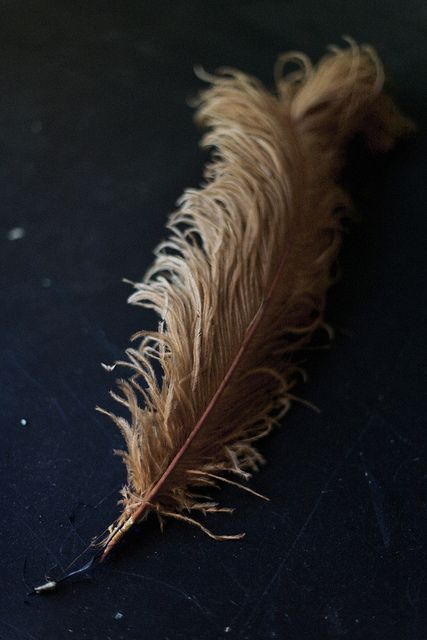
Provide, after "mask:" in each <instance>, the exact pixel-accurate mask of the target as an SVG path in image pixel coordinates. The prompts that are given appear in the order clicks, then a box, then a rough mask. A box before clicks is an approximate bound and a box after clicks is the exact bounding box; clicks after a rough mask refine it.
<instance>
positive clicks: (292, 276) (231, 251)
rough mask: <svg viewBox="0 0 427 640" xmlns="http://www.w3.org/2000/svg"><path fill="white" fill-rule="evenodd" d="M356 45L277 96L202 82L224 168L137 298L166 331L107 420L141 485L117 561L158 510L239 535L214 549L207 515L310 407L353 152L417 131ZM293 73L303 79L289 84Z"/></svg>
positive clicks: (190, 199) (192, 205)
mask: <svg viewBox="0 0 427 640" xmlns="http://www.w3.org/2000/svg"><path fill="white" fill-rule="evenodd" d="M348 45H349V46H347V47H345V48H343V49H340V48H337V47H331V49H330V51H329V52H328V53H327V54H326V55H325V57H324V58H322V59H321V60H320V62H319V63H318V65H317V66H313V65H312V64H311V62H310V60H309V59H308V58H307V57H306V56H305V55H304V54H302V53H296V52H290V53H287V54H284V55H282V56H280V57H279V59H278V61H277V64H276V70H275V77H276V89H277V92H276V93H275V94H273V93H270V92H269V91H268V90H267V89H266V88H264V86H263V85H262V84H261V83H260V82H259V81H258V80H256V79H255V78H253V77H251V76H248V75H246V74H244V73H241V72H239V71H236V70H234V69H228V68H227V69H221V70H220V71H219V72H218V74H217V75H214V76H210V75H208V74H206V73H204V72H199V74H200V76H201V77H202V78H203V79H204V80H207V81H208V82H209V83H210V86H209V87H208V88H207V89H205V90H204V91H203V92H202V93H201V94H200V96H199V98H198V111H197V115H196V121H197V123H198V124H199V125H200V126H202V127H204V128H205V129H206V130H207V133H206V134H205V136H204V138H203V140H202V146H203V147H204V148H206V149H209V150H211V152H212V155H211V161H210V162H209V164H208V165H207V167H206V170H205V174H204V183H203V185H202V186H201V187H200V188H198V189H188V190H187V191H185V193H184V195H183V196H182V197H181V199H180V201H179V203H178V209H177V210H176V211H175V212H174V213H173V214H172V215H171V216H170V218H169V221H168V223H167V229H168V232H169V235H168V238H167V239H166V240H164V241H163V242H161V243H160V244H159V246H158V247H157V249H156V250H155V259H154V263H153V265H152V266H151V267H150V268H149V270H148V272H147V274H146V276H145V278H144V279H143V281H142V282H138V283H135V284H134V287H135V291H134V293H133V295H132V296H131V297H130V299H129V302H130V303H131V304H134V305H141V306H143V307H146V308H149V309H154V311H155V312H156V313H157V314H158V316H159V327H158V330H157V331H140V332H138V333H137V334H136V335H134V336H133V338H132V346H131V347H130V348H129V349H127V351H126V354H127V360H126V361H123V362H119V363H116V364H118V365H120V366H122V367H125V368H126V371H129V377H128V378H124V379H121V380H119V381H118V383H117V384H118V388H119V392H114V393H113V394H112V395H113V397H114V398H115V399H116V400H117V401H118V402H119V403H120V404H121V405H123V406H124V407H125V408H126V409H127V410H128V413H129V416H130V417H129V418H124V417H121V416H116V415H113V414H111V413H108V415H110V416H111V417H112V419H113V420H114V422H115V423H116V424H117V426H118V427H119V428H120V430H121V432H122V434H123V437H124V440H125V443H126V450H125V451H121V452H119V453H120V454H121V456H122V457H123V460H124V462H125V464H126V467H127V474H128V481H127V484H126V486H125V487H124V488H123V490H122V506H123V512H122V515H121V516H120V518H119V520H118V522H117V523H116V524H115V525H114V526H113V527H112V528H110V535H109V537H108V540H107V542H106V545H105V549H104V555H106V554H107V553H108V552H109V551H110V550H111V548H112V547H113V546H114V545H115V543H116V542H117V540H118V539H119V538H120V537H121V536H122V535H123V533H124V532H125V531H126V530H128V529H129V527H130V526H132V525H133V523H135V522H138V521H141V520H143V519H144V518H145V517H146V516H147V514H148V513H149V512H150V511H154V512H155V513H157V515H158V517H159V519H160V521H161V522H163V518H165V517H175V518H178V519H182V520H186V521H189V522H192V523H193V524H196V525H197V526H199V527H200V528H201V529H203V530H204V531H205V532H206V533H208V534H209V535H211V536H213V537H217V538H227V537H240V536H215V535H214V534H212V533H211V532H210V531H209V530H207V529H206V527H204V525H203V524H202V523H201V522H200V521H199V520H197V519H194V518H193V514H195V513H196V514H197V512H201V513H202V514H204V513H207V512H212V511H221V510H222V509H221V507H220V506H219V505H218V504H217V503H216V502H213V501H212V499H211V498H209V497H207V496H206V491H208V493H209V490H208V489H211V485H218V483H220V482H221V481H224V482H231V483H236V482H237V480H239V479H243V480H247V479H248V478H249V477H250V475H251V474H252V472H254V471H256V470H257V469H258V467H259V465H260V464H261V463H262V462H263V458H262V456H261V455H260V453H259V452H258V451H257V448H256V444H257V441H258V440H259V439H260V438H263V437H264V436H266V435H267V434H268V433H269V432H270V431H271V429H272V428H273V426H274V425H275V424H277V423H278V422H279V421H280V419H281V418H282V416H283V415H284V414H285V412H286V411H287V410H288V409H289V407H290V404H291V402H292V400H294V399H295V396H294V395H293V392H292V390H293V387H294V385H295V384H296V382H297V381H298V380H299V379H300V378H301V375H303V372H302V371H301V369H300V367H299V366H298V363H297V361H296V358H295V354H296V353H297V352H298V350H299V349H300V348H301V347H303V346H304V345H307V343H309V342H310V340H311V338H312V336H313V333H314V332H315V331H316V330H317V329H319V328H320V327H322V326H325V325H324V310H325V299H326V294H327V291H328V289H329V287H330V286H331V284H332V283H333V281H334V276H333V269H332V268H333V266H334V264H335V262H336V258H337V254H338V251H339V248H340V244H341V235H342V219H343V216H344V215H348V212H349V210H350V207H351V203H350V200H349V197H348V195H347V193H346V192H345V191H344V190H343V188H342V186H340V184H339V178H340V172H341V170H342V168H343V164H344V162H345V149H346V146H347V143H348V142H349V140H350V139H351V138H352V137H353V136H354V135H355V134H356V133H358V132H361V133H363V134H365V135H366V139H367V142H368V145H369V147H370V148H371V149H372V150H374V151H386V150H388V149H389V148H390V147H391V146H392V145H393V143H394V140H395V138H396V137H397V136H399V135H400V134H402V133H404V132H405V131H406V130H407V129H408V128H409V126H410V125H409V123H408V121H406V120H405V119H404V118H402V117H401V116H400V115H399V113H398V112H397V110H396V108H395V107H394V105H393V103H392V101H391V100H390V98H389V97H387V96H386V95H385V94H384V93H383V92H382V87H383V81H384V76H383V69H382V65H381V63H380V61H379V59H378V57H377V55H376V53H375V51H374V50H373V49H372V48H371V47H369V46H367V45H361V46H358V45H356V44H355V43H354V42H353V41H351V40H348ZM288 63H293V64H294V65H296V67H297V69H296V70H293V71H291V72H289V73H284V68H285V66H286V65H287V64H288ZM114 366H115V365H114ZM159 368H160V370H161V375H160V376H159V373H158V372H159ZM237 484H239V485H240V484H241V482H240V481H239V482H237Z"/></svg>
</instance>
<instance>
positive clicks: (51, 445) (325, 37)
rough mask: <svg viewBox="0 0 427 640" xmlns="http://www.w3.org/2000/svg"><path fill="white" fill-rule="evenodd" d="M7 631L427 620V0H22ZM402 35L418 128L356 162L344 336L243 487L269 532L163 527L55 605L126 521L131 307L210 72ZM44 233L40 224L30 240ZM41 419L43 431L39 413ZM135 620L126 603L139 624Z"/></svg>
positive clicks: (221, 631) (4, 81) (11, 33)
mask: <svg viewBox="0 0 427 640" xmlns="http://www.w3.org/2000/svg"><path fill="white" fill-rule="evenodd" d="M0 12H1V16H0V246H1V254H0V281H1V316H0V345H1V351H0V353H1V367H0V378H1V380H0V383H1V386H0V392H1V430H2V431H1V459H0V462H1V470H2V481H1V488H0V494H1V512H0V518H1V524H0V529H1V534H0V535H1V556H0V568H1V583H0V600H1V605H0V638H1V639H2V640H20V639H22V640H24V639H27V638H29V639H31V638H36V639H37V640H42V639H60V640H61V639H63V638H70V640H72V639H73V638H74V639H76V640H80V639H82V640H83V639H90V640H97V639H103V640H108V639H111V640H116V639H120V638H123V639H126V640H127V639H134V638H138V639H140V638H149V639H154V640H156V639H165V640H166V639H169V640H178V639H188V638H194V639H197V640H199V639H200V640H211V639H216V638H224V639H225V640H227V639H228V638H239V639H244V638H262V639H267V638H286V639H288V640H305V639H315V640H322V639H323V638H341V637H343V638H351V639H364V640H365V639H371V638H372V639H374V638H375V639H387V640H389V639H394V638H396V639H399V640H401V639H402V638H408V639H414V640H415V639H420V640H422V639H423V638H426V637H427V629H426V622H427V621H426V607H425V604H426V581H425V567H426V564H425V561H426V547H425V533H426V527H425V525H426V507H427V496H426V489H425V481H426V475H427V466H426V454H427V449H426V442H425V430H424V422H425V416H426V411H427V406H426V399H425V381H426V368H427V365H426V360H425V355H426V348H425V343H424V335H423V334H424V324H425V320H426V306H425V297H424V289H425V282H426V281H425V276H426V271H425V258H424V254H425V237H426V231H427V223H426V211H425V191H426V186H425V184H426V177H427V176H426V172H425V156H426V153H427V145H426V139H425V133H424V131H423V125H424V124H425V120H426V116H425V107H426V96H425V84H426V76H425V73H424V69H425V59H426V51H427V11H426V7H425V3H423V2H421V1H416V0H407V1H405V2H379V1H372V0H371V1H370V2H364V1H361V2H343V1H333V0H327V1H322V2H310V1H308V0H299V1H298V2H272V1H265V2H231V1H228V2H223V1H218V0H217V1H216V2H188V3H182V2H159V1H157V2H143V1H139V2H136V1H135V2H128V1H124V0H123V1H121V2H111V3H110V2H96V1H95V0H91V1H90V2H87V1H80V2H77V1H76V2H72V1H68V2H66V1H64V0H63V1H54V0H46V1H45V2H42V1H38V2H30V1H28V2H19V0H13V1H3V2H2V3H1V5H0ZM345 33H349V34H351V35H352V36H353V37H355V38H356V39H357V40H359V41H360V40H362V41H367V42H370V43H372V44H373V45H374V46H375V47H377V49H378V52H379V54H380V56H381V57H382V59H383V61H384V64H385V66H386V68H387V71H388V73H389V77H390V84H391V87H392V90H393V91H394V94H395V95H396V97H397V100H398V102H399V104H400V105H401V107H402V108H403V109H404V110H405V112H406V113H407V114H408V115H410V116H411V117H412V118H413V119H414V120H415V121H416V122H417V124H418V126H419V132H418V133H417V135H416V136H414V137H413V138H412V139H410V140H408V141H405V142H403V143H401V144H400V145H399V147H398V148H397V149H396V150H395V151H394V152H393V153H392V154H389V155H388V156H387V157H382V158H375V159H372V160H370V161H368V162H365V163H363V162H361V161H360V158H359V155H358V154H357V153H355V154H354V158H353V161H352V162H351V163H350V167H349V170H348V171H347V173H348V175H351V176H352V179H351V180H350V182H349V186H350V188H351V190H352V192H353V193H354V197H355V200H356V204H357V207H358V209H359V210H360V211H361V212H362V215H363V222H362V224H361V225H358V226H356V227H355V228H354V229H353V230H352V233H351V235H349V236H348V238H347V240H346V242H345V246H344V250H343V256H342V262H341V264H342V271H343V276H344V277H343V279H342V281H341V283H340V284H339V285H338V286H336V287H335V288H334V290H333V291H332V292H331V295H330V304H329V320H330V321H331V322H332V323H333V324H334V326H335V327H336V328H337V339H336V341H335V344H334V346H333V348H332V349H331V350H330V351H327V352H323V353H318V354H316V355H313V358H311V359H310V364H308V369H309V373H310V381H309V383H308V384H307V385H306V386H305V387H303V388H301V389H300V390H299V393H300V395H302V396H303V397H304V398H306V399H309V400H310V401H312V402H314V403H316V404H317V405H318V406H320V407H321V409H322V413H321V415H317V414H316V413H314V412H312V411H311V410H310V409H308V408H307V407H304V406H301V405H298V406H295V407H294V409H293V410H292V411H291V413H290V414H289V415H288V416H287V418H286V420H285V421H284V423H285V424H284V426H283V428H282V429H280V430H278V431H276V432H275V434H273V435H272V436H271V437H270V438H269V439H268V440H267V441H265V442H264V443H263V444H262V446H261V450H262V452H263V453H264V454H265V456H266V457H267V459H268V464H267V465H266V467H265V468H263V470H262V471H261V472H260V473H259V474H258V475H257V476H256V477H255V478H254V479H253V481H252V485H251V486H252V487H253V488H254V489H256V490H258V491H261V492H262V493H266V494H268V495H269V496H270V498H271V502H270V503H265V502H263V501H259V500H257V499H256V498H253V497H251V496H250V495H248V494H244V493H242V492H239V491H238V490H233V489H232V488H229V489H223V490H222V492H221V495H220V496H218V497H220V499H221V501H222V502H223V504H225V505H229V506H236V507H237V510H236V512H235V514H234V515H233V516H226V515H218V516H215V517H212V518H210V519H208V525H209V526H210V527H211V528H212V529H214V530H215V531H218V532H220V533H225V532H228V533H236V532H240V531H245V532H246V534H247V535H246V538H245V539H244V540H243V541H240V542H229V543H227V542H223V543H220V542H215V541H212V540H210V539H208V538H207V537H205V536H204V535H203V534H202V533H201V532H198V531H197V530H195V529H193V528H191V527H189V526H186V525H180V524H179V523H177V522H170V523H169V524H168V525H167V527H166V530H165V532H164V534H163V535H162V534H161V533H160V532H159V530H158V526H157V523H156V521H155V520H154V519H150V520H149V521H148V522H147V523H146V524H145V525H144V526H143V527H141V529H140V530H139V531H138V532H137V535H136V536H135V535H134V536H132V538H131V540H130V541H129V542H128V544H126V545H124V546H123V547H122V549H121V550H120V553H118V554H116V556H115V557H114V558H112V559H111V561H110V562H108V563H106V564H105V566H104V567H103V568H102V569H100V570H99V571H98V572H97V573H96V574H95V576H94V577H93V578H92V580H86V581H83V582H82V581H80V582H78V583H77V584H70V585H67V586H65V585H64V588H63V589H62V590H60V591H58V592H57V593H56V594H52V595H51V596H48V597H40V596H39V597H29V598H27V597H26V592H27V591H28V587H27V585H28V584H29V585H33V584H37V583H39V582H40V581H43V579H44V576H45V574H46V573H49V572H53V571H54V569H53V567H55V566H56V567H60V566H62V567H64V566H65V565H67V563H68V562H69V561H70V560H71V559H72V558H73V557H74V556H75V555H76V554H77V553H78V552H79V551H81V550H82V549H83V548H84V546H85V543H86V542H87V541H88V540H89V539H90V538H91V536H92V535H94V534H96V533H99V532H100V531H101V530H102V529H103V528H104V527H105V526H106V525H108V524H109V523H110V522H111V521H112V520H113V518H114V517H115V515H116V513H117V507H116V506H115V503H116V500H117V490H118V488H119V487H120V485H121V483H122V482H123V481H124V479H125V471H124V467H123V466H122V464H121V462H120V460H119V459H118V458H117V457H114V456H113V454H112V451H113V449H114V448H117V447H120V446H121V438H120V435H119V433H118V432H117V430H116V429H115V428H114V426H113V425H112V424H111V423H110V422H109V421H108V419H106V418H104V417H103V416H101V415H99V414H97V413H95V412H94V406H95V405H96V404H101V405H103V406H104V407H109V406H111V403H110V400H109V398H108V389H109V388H110V387H111V386H112V385H113V380H114V376H113V375H112V374H108V373H106V372H105V371H103V370H102V369H101V367H100V365H99V363H100V362H109V363H111V362H112V361H114V360H115V359H116V358H120V357H121V355H122V353H123V350H124V348H125V347H126V346H127V344H128V337H129V336H130V335H131V334H132V333H133V332H135V331H136V330H139V329H141V328H143V327H144V326H151V325H150V323H151V324H152V318H150V317H149V316H148V315H146V314H144V312H142V311H141V310H140V309H137V308H132V307H129V306H128V305H126V297H127V295H128V294H129V293H130V287H129V286H128V285H126V284H123V283H122V281H121V279H122V278H123V277H127V278H129V279H131V280H132V279H139V278H141V276H142V275H143V273H144V271H145V269H146V267H147V266H148V265H149V263H150V261H151V251H152V249H153V248H154V246H155V245H156V243H157V242H158V241H159V240H160V239H161V238H162V237H163V236H164V229H163V225H164V222H165V219H166V215H167V214H168V213H169V212H170V211H172V210H173V208H174V203H175V201H176V199H177V197H178V196H179V195H180V193H181V192H182V190H183V189H184V188H185V187H187V186H195V185H197V184H198V182H199V181H200V178H201V171H202V166H203V162H204V159H205V158H204V157H203V155H202V153H201V152H200V150H199V149H198V146H197V144H198V139H199V132H198V131H197V130H196V128H195V127H194V125H193V123H192V111H191V109H190V108H189V106H188V104H187V100H188V98H189V97H191V95H192V94H194V93H195V92H196V91H197V89H199V88H200V86H201V83H200V81H198V80H197V79H196V78H195V76H194V75H193V71H192V67H193V65H194V64H195V63H200V64H202V65H203V66H205V67H206V68H207V69H208V70H209V71H213V70H214V69H215V68H216V67H218V66H220V65H223V64H226V65H232V66H236V67H239V68H242V69H243V70H245V71H248V72H251V73H254V74H255V75H257V76H259V77H261V79H262V80H264V81H265V82H266V83H267V84H270V85H271V83H272V68H273V64H274V61H275V58H276V55H277V53H279V52H281V51H285V50H289V49H302V50H304V51H306V52H307V53H308V54H309V55H310V56H312V57H313V58H315V59H317V58H318V57H319V56H320V55H321V54H322V53H323V52H324V49H325V47H326V45H328V44H329V43H332V42H334V43H338V42H339V40H340V36H341V35H342V34H345ZM15 227H22V228H23V229H24V230H25V236H24V237H23V238H22V239H19V240H10V239H8V237H9V236H8V234H9V232H10V230H11V229H13V228H15ZM22 418H24V419H26V420H27V425H26V426H22V425H21V419H22ZM117 613H121V614H122V617H121V618H120V619H116V615H117Z"/></svg>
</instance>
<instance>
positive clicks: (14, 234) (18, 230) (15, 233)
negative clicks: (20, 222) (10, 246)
mask: <svg viewBox="0 0 427 640" xmlns="http://www.w3.org/2000/svg"><path fill="white" fill-rule="evenodd" d="M24 236H25V229H24V227H13V229H9V231H8V232H7V239H8V240H21V239H22V238H23V237H24Z"/></svg>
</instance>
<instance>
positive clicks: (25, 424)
mask: <svg viewBox="0 0 427 640" xmlns="http://www.w3.org/2000/svg"><path fill="white" fill-rule="evenodd" d="M20 424H21V427H26V426H27V424H28V422H27V421H26V419H25V418H21V422H20Z"/></svg>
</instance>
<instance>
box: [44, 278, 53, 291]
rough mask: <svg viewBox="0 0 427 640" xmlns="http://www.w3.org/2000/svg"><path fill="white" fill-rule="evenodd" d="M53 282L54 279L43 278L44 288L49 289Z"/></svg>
mask: <svg viewBox="0 0 427 640" xmlns="http://www.w3.org/2000/svg"><path fill="white" fill-rule="evenodd" d="M51 284H52V280H51V279H50V278H43V279H42V287H43V288H44V289H49V287H50V286H51Z"/></svg>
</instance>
